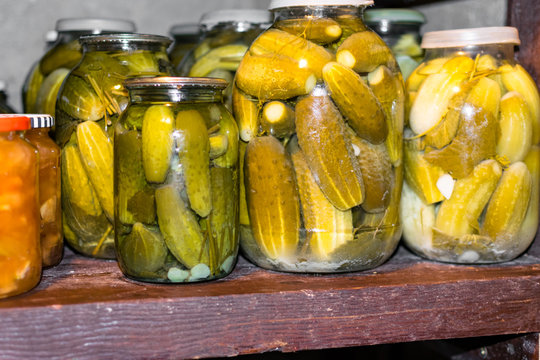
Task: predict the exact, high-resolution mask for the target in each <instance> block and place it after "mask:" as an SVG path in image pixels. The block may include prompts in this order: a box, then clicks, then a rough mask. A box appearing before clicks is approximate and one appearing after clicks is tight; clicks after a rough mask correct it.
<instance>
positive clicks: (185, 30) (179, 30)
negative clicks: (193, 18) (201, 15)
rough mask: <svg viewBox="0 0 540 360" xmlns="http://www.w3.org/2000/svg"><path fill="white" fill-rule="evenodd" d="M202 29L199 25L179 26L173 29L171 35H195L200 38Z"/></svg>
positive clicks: (170, 31)
mask: <svg viewBox="0 0 540 360" xmlns="http://www.w3.org/2000/svg"><path fill="white" fill-rule="evenodd" d="M200 31H201V29H200V27H199V24H195V23H193V24H177V25H174V26H172V27H171V29H170V30H169V34H171V35H172V36H182V35H195V36H199V33H200Z"/></svg>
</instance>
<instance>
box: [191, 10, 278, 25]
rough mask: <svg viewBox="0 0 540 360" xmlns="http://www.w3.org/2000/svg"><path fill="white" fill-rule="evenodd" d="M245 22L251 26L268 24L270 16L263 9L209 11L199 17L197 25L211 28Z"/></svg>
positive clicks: (270, 20)
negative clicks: (221, 24) (223, 24)
mask: <svg viewBox="0 0 540 360" xmlns="http://www.w3.org/2000/svg"><path fill="white" fill-rule="evenodd" d="M226 22H245V23H251V24H266V23H268V24H270V23H271V22H272V14H270V12H269V11H268V10H263V9H224V10H215V11H210V12H207V13H205V14H203V15H202V16H201V20H200V21H199V23H200V24H201V25H202V26H205V27H207V28H212V27H214V26H216V25H217V24H220V23H226Z"/></svg>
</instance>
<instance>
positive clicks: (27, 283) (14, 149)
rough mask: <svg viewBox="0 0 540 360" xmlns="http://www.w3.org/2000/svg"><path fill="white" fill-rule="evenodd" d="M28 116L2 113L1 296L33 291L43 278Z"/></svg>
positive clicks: (35, 169) (35, 163) (34, 156)
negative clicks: (27, 136) (27, 137)
mask: <svg viewBox="0 0 540 360" xmlns="http://www.w3.org/2000/svg"><path fill="white" fill-rule="evenodd" d="M28 129H30V119H29V118H28V117H27V116H24V115H8V114H2V115H0V158H1V159H2V170H1V171H0V184H1V185H0V269H1V270H0V299H1V298H5V297H8V296H14V295H18V294H22V293H24V292H26V291H29V290H30V289H32V288H33V287H34V286H36V285H37V284H38V283H39V280H40V278H41V248H40V245H39V224H40V220H39V205H38V197H39V194H38V154H37V150H36V148H35V147H34V146H32V145H31V144H30V143H29V142H28V141H26V140H25V139H24V137H23V136H22V131H26V130H28Z"/></svg>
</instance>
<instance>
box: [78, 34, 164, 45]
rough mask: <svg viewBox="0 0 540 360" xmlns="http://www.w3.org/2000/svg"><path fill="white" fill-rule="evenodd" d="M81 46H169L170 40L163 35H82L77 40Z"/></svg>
mask: <svg viewBox="0 0 540 360" xmlns="http://www.w3.org/2000/svg"><path fill="white" fill-rule="evenodd" d="M79 42H80V43H81V44H82V45H86V44H126V43H134V42H135V43H145V44H148V43H154V44H163V45H166V46H169V45H170V44H171V43H172V40H171V39H170V38H168V37H167V36H163V35H151V34H138V33H122V34H101V35H83V36H81V37H80V38H79Z"/></svg>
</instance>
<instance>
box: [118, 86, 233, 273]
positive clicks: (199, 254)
mask: <svg viewBox="0 0 540 360" xmlns="http://www.w3.org/2000/svg"><path fill="white" fill-rule="evenodd" d="M125 86H126V87H127V88H128V90H129V93H130V99H131V102H130V105H129V106H128V107H127V109H126V111H124V112H123V113H122V115H121V117H120V120H119V122H118V125H117V126H116V127H115V136H114V158H115V160H114V164H115V166H114V177H115V183H114V184H115V189H114V195H115V196H114V201H115V229H116V235H115V236H116V253H117V258H118V262H119V265H120V268H121V269H122V272H123V273H124V274H125V275H126V276H128V277H130V278H132V279H136V280H141V281H148V282H173V283H175V282H197V281H205V280H211V279H217V278H221V277H224V276H226V275H227V274H229V273H230V272H231V271H232V269H233V266H234V264H235V263H236V257H237V253H238V176H239V174H238V128H237V125H236V122H235V121H234V119H233V117H232V115H231V113H230V112H229V111H228V110H227V109H226V108H225V106H224V105H223V104H222V91H223V89H225V87H226V86H227V83H226V81H224V80H222V79H211V78H182V77H160V78H141V79H133V80H129V81H127V82H126V83H125Z"/></svg>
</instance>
